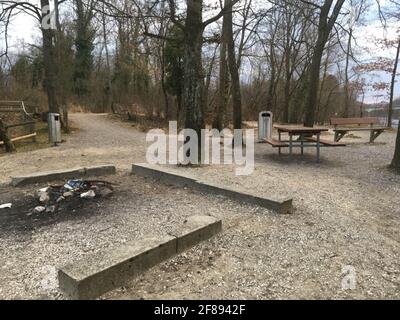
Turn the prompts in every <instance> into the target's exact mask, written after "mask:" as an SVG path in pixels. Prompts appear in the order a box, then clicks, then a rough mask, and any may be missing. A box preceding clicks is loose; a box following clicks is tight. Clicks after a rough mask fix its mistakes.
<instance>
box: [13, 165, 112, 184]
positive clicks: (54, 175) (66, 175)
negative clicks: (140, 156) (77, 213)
mask: <svg viewBox="0 0 400 320" xmlns="http://www.w3.org/2000/svg"><path fill="white" fill-rule="evenodd" d="M115 173H116V168H115V166H112V165H106V166H93V167H87V168H73V169H66V170H54V171H43V172H38V173H34V174H29V175H26V176H19V177H12V178H11V185H12V186H14V187H20V186H25V185H28V184H34V183H47V182H50V181H54V180H67V179H78V178H84V177H90V176H92V177H94V176H106V175H112V174H115Z"/></svg>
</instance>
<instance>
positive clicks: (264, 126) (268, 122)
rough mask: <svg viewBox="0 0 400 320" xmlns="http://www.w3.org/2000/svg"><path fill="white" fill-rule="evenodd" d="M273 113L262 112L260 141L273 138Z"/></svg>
mask: <svg viewBox="0 0 400 320" xmlns="http://www.w3.org/2000/svg"><path fill="white" fill-rule="evenodd" d="M272 121H273V113H272V112H270V111H263V112H260V115H259V117H258V141H259V142H263V141H264V139H267V138H269V139H271V138H272V125H273V122H272Z"/></svg>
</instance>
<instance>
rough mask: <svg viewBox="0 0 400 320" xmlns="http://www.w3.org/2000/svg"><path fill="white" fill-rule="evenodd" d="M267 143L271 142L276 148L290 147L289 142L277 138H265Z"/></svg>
mask: <svg viewBox="0 0 400 320" xmlns="http://www.w3.org/2000/svg"><path fill="white" fill-rule="evenodd" d="M263 141H264V142H265V143H268V144H270V145H271V146H273V147H274V148H288V147H289V145H288V144H287V143H285V142H281V141H279V140H276V139H272V138H271V139H269V138H266V139H264V140H263Z"/></svg>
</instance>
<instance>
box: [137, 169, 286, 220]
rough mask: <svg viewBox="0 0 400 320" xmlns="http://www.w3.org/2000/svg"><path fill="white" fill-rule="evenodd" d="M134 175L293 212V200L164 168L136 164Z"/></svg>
mask: <svg viewBox="0 0 400 320" xmlns="http://www.w3.org/2000/svg"><path fill="white" fill-rule="evenodd" d="M132 173H133V174H135V175H139V176H143V177H151V178H155V179H158V180H160V181H162V182H164V183H167V184H172V185H176V186H181V187H182V186H185V187H186V186H187V187H191V188H194V189H196V190H199V191H201V192H205V193H211V194H214V195H215V194H217V195H222V196H225V197H228V198H231V199H233V200H237V201H241V202H246V203H251V204H255V205H258V206H260V207H263V208H267V209H270V210H273V211H275V212H278V213H280V214H290V213H292V211H293V200H292V199H291V198H279V199H278V198H274V197H270V196H269V197H268V198H267V197H260V196H255V195H252V194H249V193H247V192H242V191H239V190H234V189H231V188H228V187H222V186H218V185H216V184H212V183H209V182H205V181H200V180H196V179H193V178H190V177H186V176H182V175H178V174H175V173H171V172H167V171H164V170H163V169H162V167H155V166H151V165H147V164H134V165H133V166H132Z"/></svg>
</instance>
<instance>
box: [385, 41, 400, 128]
mask: <svg viewBox="0 0 400 320" xmlns="http://www.w3.org/2000/svg"><path fill="white" fill-rule="evenodd" d="M399 57H400V38H399V39H398V40H397V51H396V58H395V60H394V65H393V71H392V81H391V83H390V100H389V110H388V120H387V126H388V127H392V118H393V100H394V89H395V84H396V76H397V68H398V65H399Z"/></svg>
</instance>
